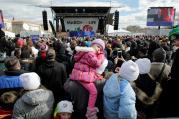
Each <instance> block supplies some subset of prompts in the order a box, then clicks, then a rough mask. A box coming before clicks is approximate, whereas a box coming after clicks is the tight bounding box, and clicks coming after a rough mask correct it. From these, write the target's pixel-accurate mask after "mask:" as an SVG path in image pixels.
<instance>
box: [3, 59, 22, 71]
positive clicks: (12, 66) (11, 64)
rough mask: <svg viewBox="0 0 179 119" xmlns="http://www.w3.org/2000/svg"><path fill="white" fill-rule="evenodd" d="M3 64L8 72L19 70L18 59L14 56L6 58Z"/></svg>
mask: <svg viewBox="0 0 179 119" xmlns="http://www.w3.org/2000/svg"><path fill="white" fill-rule="evenodd" d="M4 64H5V67H6V68H7V70H8V71H17V70H20V69H21V65H20V62H19V59H18V58H17V57H16V56H11V57H7V58H6V59H5V62H4Z"/></svg>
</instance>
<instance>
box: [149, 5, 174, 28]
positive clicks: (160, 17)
mask: <svg viewBox="0 0 179 119" xmlns="http://www.w3.org/2000/svg"><path fill="white" fill-rule="evenodd" d="M174 17H175V9H174V8H173V7H152V8H150V9H148V14H147V26H173V24H174Z"/></svg>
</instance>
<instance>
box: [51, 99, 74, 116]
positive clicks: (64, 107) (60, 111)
mask: <svg viewBox="0 0 179 119" xmlns="http://www.w3.org/2000/svg"><path fill="white" fill-rule="evenodd" d="M72 113H73V105H72V102H70V101H67V100H64V101H60V102H59V103H58V104H57V107H56V109H55V113H54V117H60V119H71V115H72Z"/></svg>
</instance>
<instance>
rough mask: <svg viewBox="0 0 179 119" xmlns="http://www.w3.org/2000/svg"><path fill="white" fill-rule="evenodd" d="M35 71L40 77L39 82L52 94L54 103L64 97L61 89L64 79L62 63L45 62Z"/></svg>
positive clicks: (64, 73)
mask: <svg viewBox="0 0 179 119" xmlns="http://www.w3.org/2000/svg"><path fill="white" fill-rule="evenodd" d="M37 73H38V74H39V76H40V78H41V83H42V85H44V86H45V87H46V88H48V89H49V90H51V91H52V92H53V94H54V98H55V103H57V102H58V101H59V100H62V99H63V98H64V94H65V91H64V89H63V85H64V82H65V81H66V77H67V75H66V69H65V67H64V65H63V64H62V63H58V62H56V61H54V62H46V63H44V64H42V65H41V66H39V68H38V70H37Z"/></svg>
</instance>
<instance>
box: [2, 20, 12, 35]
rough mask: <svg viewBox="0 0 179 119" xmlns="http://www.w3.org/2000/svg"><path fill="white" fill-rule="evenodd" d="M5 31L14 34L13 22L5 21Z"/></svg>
mask: <svg viewBox="0 0 179 119" xmlns="http://www.w3.org/2000/svg"><path fill="white" fill-rule="evenodd" d="M3 29H4V30H6V31H11V32H12V20H9V19H4V28H3Z"/></svg>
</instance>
